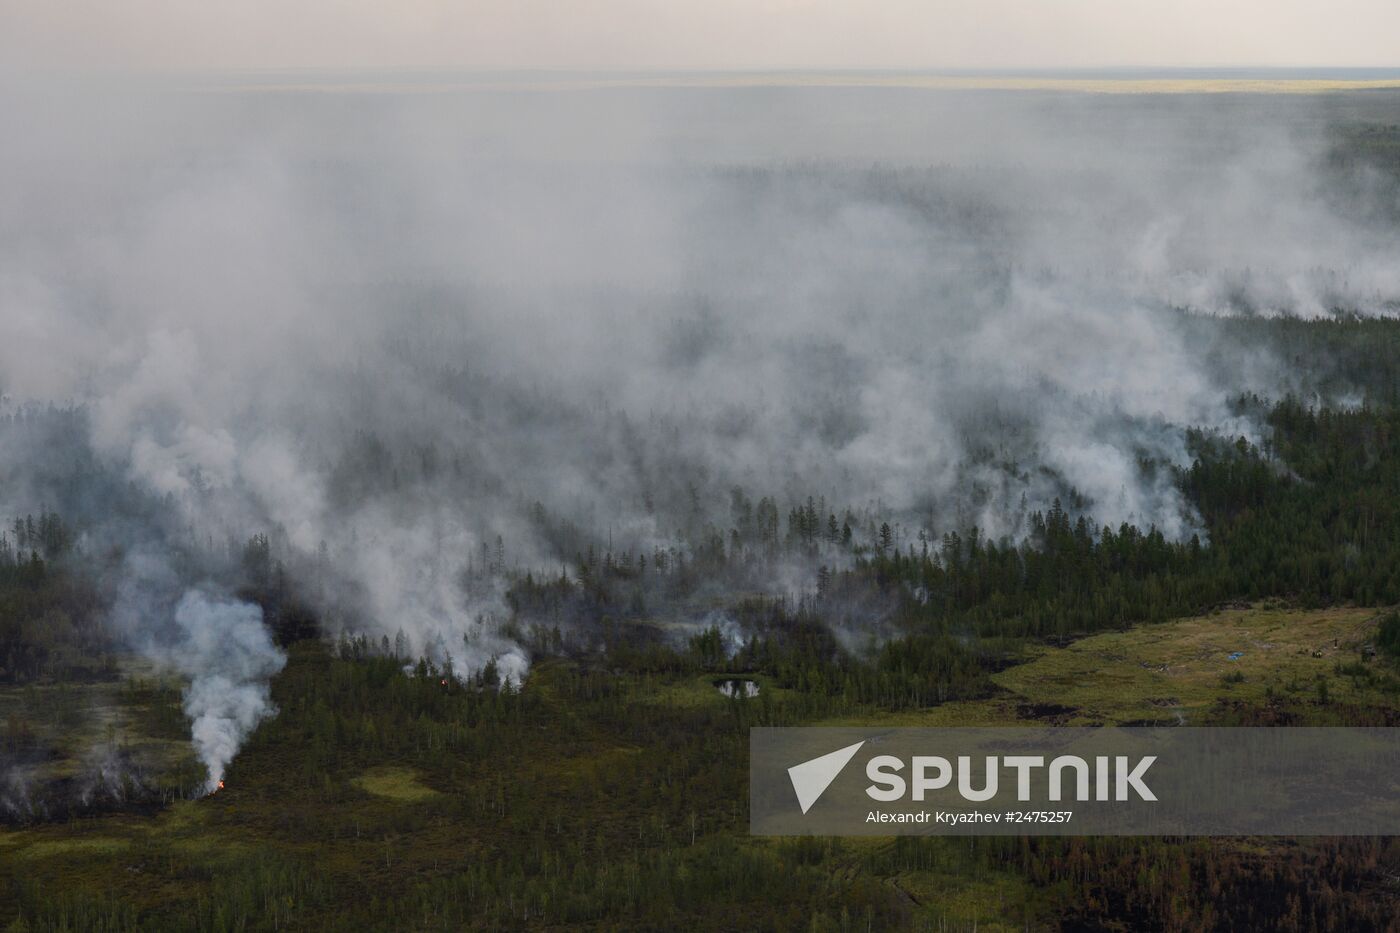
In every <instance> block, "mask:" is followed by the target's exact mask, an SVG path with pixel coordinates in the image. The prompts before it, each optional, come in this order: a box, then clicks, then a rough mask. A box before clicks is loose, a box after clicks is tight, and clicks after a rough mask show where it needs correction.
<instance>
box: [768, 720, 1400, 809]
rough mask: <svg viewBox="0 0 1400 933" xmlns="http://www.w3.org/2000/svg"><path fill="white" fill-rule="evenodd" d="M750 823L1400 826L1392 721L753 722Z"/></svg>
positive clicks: (1399, 734)
mask: <svg viewBox="0 0 1400 933" xmlns="http://www.w3.org/2000/svg"><path fill="white" fill-rule="evenodd" d="M750 751H751V772H750V828H751V830H752V831H753V832H755V833H761V834H768V835H788V834H821V835H831V834H850V835H860V834H872V835H873V834H879V835H889V834H894V833H901V832H909V833H940V832H944V833H952V834H987V835H990V834H1022V833H1024V834H1075V833H1083V834H1134V835H1137V834H1152V833H1170V834H1186V835H1237V834H1288V835H1292V834H1364V835H1377V834H1385V835H1389V834H1400V783H1397V782H1400V729H1348V728H1318V729H1312V728H1308V729H1256V728H1237V729H1223V728H1222V729H1205V728H1044V729H893V730H890V729H886V730H874V729H767V728H756V729H754V730H752V733H751V741H750Z"/></svg>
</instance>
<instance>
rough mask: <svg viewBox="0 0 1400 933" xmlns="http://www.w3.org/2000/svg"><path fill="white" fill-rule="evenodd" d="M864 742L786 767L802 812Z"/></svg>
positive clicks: (829, 783)
mask: <svg viewBox="0 0 1400 933" xmlns="http://www.w3.org/2000/svg"><path fill="white" fill-rule="evenodd" d="M864 744H865V740H864V739H861V740H860V741H859V742H857V743H856V744H854V745H847V746H846V747H845V748H839V749H837V750H836V751H834V752H831V753H830V754H827V755H823V756H821V757H820V758H813V759H812V760H811V761H804V762H802V764H800V765H793V766H792V767H791V768H788V777H790V778H792V789H793V790H795V791H796V792H797V802H798V803H799V804H800V805H801V806H802V812H803V813H804V814H805V813H806V812H807V811H808V810H810V809H812V804H814V803H816V802H817V800H818V798H820V797H821V795H822V794H823V793H825V792H826V789H827V788H828V787H830V786H831V782H832V781H834V780H836V775H838V774H840V773H841V769H842V768H844V767H846V765H847V764H848V763H849V762H850V760H851V759H852V758H854V757H855V756H856V752H858V751H860V747H861V746H862V745H864Z"/></svg>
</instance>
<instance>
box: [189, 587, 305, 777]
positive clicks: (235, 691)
mask: <svg viewBox="0 0 1400 933" xmlns="http://www.w3.org/2000/svg"><path fill="white" fill-rule="evenodd" d="M175 625H176V627H177V630H178V635H177V637H176V639H175V640H174V642H173V643H172V644H170V645H168V648H167V650H168V654H167V658H168V660H169V663H170V664H171V665H172V666H173V667H174V668H175V669H176V670H178V671H179V672H180V673H181V674H183V675H185V676H186V677H187V678H189V684H188V686H187V687H186V688H185V703H184V706H185V714H186V715H187V716H189V718H190V733H191V736H192V737H193V741H194V748H195V753H196V754H197V755H198V756H199V760H200V761H201V762H203V763H204V766H205V768H206V769H207V770H208V773H209V780H208V783H207V785H206V786H205V790H206V791H208V792H212V791H214V790H216V789H218V788H219V787H220V786H221V783H222V781H223V779H224V770H225V769H226V768H227V767H228V764H229V762H230V761H232V760H233V757H234V755H236V754H237V753H238V749H239V747H240V746H242V744H243V740H244V739H245V738H247V736H248V733H250V732H251V731H252V730H253V727H255V726H256V725H257V724H258V723H259V722H261V721H262V720H264V719H266V718H267V717H269V716H271V715H273V714H274V713H275V712H276V708H275V707H274V706H273V704H272V698H271V696H270V691H269V682H270V681H271V679H272V677H273V675H275V674H277V672H279V671H280V670H282V668H283V666H284V665H285V664H286V663H287V656H286V655H285V654H283V653H282V651H281V650H280V649H278V648H277V647H276V646H275V645H274V644H273V643H272V639H271V638H269V637H268V634H267V628H266V627H265V626H264V625H263V614H262V610H261V609H260V608H258V607H257V606H255V605H252V604H250V603H245V602H238V601H236V600H229V599H224V598H220V597H218V596H214V595H211V594H209V593H204V592H201V591H199V590H190V591H189V592H187V593H185V595H184V596H183V597H182V598H181V599H180V602H179V604H177V605H176V607H175Z"/></svg>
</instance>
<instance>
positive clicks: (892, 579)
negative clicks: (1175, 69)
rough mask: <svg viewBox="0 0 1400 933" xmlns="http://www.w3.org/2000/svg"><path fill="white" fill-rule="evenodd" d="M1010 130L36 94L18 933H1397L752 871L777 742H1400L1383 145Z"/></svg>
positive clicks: (1193, 847) (1016, 122)
mask: <svg viewBox="0 0 1400 933" xmlns="http://www.w3.org/2000/svg"><path fill="white" fill-rule="evenodd" d="M838 78H839V80H838ZM964 80H966V81H972V80H973V79H972V78H970V77H967V76H963V77H961V78H958V79H957V82H962V81H964ZM1017 80H1024V81H1025V82H1029V84H1030V85H1033V86H1029V87H1016V88H1009V87H1006V86H1002V85H1000V84H996V83H992V84H990V85H987V86H985V87H983V86H980V85H979V86H977V87H973V88H968V87H963V86H962V85H961V84H960V83H957V82H955V85H956V86H955V85H947V86H944V85H942V84H938V82H937V81H936V80H935V79H934V78H933V77H931V76H923V77H920V78H919V79H918V80H917V81H914V80H913V79H908V80H907V81H906V83H904V84H900V83H899V82H897V81H894V79H893V78H891V79H889V82H885V79H881V81H880V82H875V83H874V84H871V83H870V82H869V81H865V80H864V79H863V80H862V81H855V82H854V83H846V82H852V81H854V79H851V78H850V76H845V77H840V76H836V77H829V80H827V79H824V81H819V82H815V83H813V84H811V85H810V86H809V85H808V84H806V83H804V82H803V80H799V79H797V78H795V77H792V78H791V80H788V79H784V80H782V81H779V80H777V79H772V78H771V76H770V77H769V78H765V79H763V80H761V81H760V80H757V79H753V80H752V81H750V80H749V79H744V80H738V79H734V80H733V81H730V80H726V81H723V82H718V83H706V81H701V80H700V79H695V78H685V79H682V78H678V77H674V76H673V77H672V78H668V79H666V81H663V82H660V83H659V84H657V83H654V82H653V81H652V80H651V79H647V80H642V79H639V78H636V77H635V76H633V77H620V76H614V77H612V78H609V79H608V81H603V82H601V83H598V82H595V81H582V80H581V79H577V78H575V77H565V76H562V75H561V76H555V77H552V78H551V79H550V80H549V81H545V82H543V83H541V82H537V81H534V80H530V81H525V80H524V79H521V78H519V76H498V77H496V78H493V79H492V81H489V82H486V83H485V84H484V85H482V86H477V85H476V84H474V83H472V82H466V83H465V84H463V83H462V82H457V81H447V80H446V78H443V77H442V76H429V75H415V76H411V77H406V76H402V75H400V76H397V77H394V76H386V75H378V74H366V75H360V74H353V75H323V76H319V77H317V76H308V75H304V74H300V73H296V74H287V75H283V74H281V73H271V72H268V73H264V72H257V73H249V74H244V73H239V74H235V75H231V76H230V75H219V76H217V77H206V78H201V79H199V80H195V79H193V78H191V79H190V86H185V85H184V84H180V85H178V86H174V85H170V84H168V83H162V82H163V81H165V79H161V80H160V81H157V80H156V79H154V78H152V79H151V81H150V82H145V81H135V80H134V79H133V81H131V82H128V83H123V82H114V83H113V85H112V86H102V87H98V86H95V85H91V84H84V83H82V82H78V81H76V79H75V81H74V82H73V83H72V84H71V86H70V84H63V83H58V84H49V83H44V82H38V83H35V84H33V85H32V86H30V85H26V86H24V87H21V88H18V89H16V90H13V91H11V90H8V89H0V126H3V128H4V130H5V136H4V138H6V139H7V140H9V139H12V140H14V143H13V145H7V146H6V147H0V148H4V149H5V150H6V151H5V152H0V179H3V180H0V325H3V330H0V515H2V516H3V524H0V929H4V930H7V931H36V933H37V931H80V930H81V931H86V930H95V931H128V930H130V931H138V930H139V931H148V930H218V931H251V930H516V929H547V930H563V929H609V930H613V929H616V930H632V929H642V930H679V929H696V930H808V931H857V930H864V931H874V930H898V929H912V930H929V931H934V930H937V931H952V930H958V931H961V930H980V931H987V930H1006V931H1012V930H1046V931H1048V930H1086V931H1087V930H1095V931H1117V930H1139V929H1143V930H1169V931H1187V930H1232V931H1254V930H1297V931H1304V930H1329V931H1330V930H1336V931H1367V930H1376V931H1384V930H1396V929H1400V926H1397V923H1400V921H1398V920H1397V918H1400V842H1397V841H1396V839H1395V838H1393V837H1388V836H1348V837H1316V838H1311V837H1310V838H1290V837H1258V838H1237V837H1162V836H1153V837H1095V836H1065V837H1052V836H1034V835H1030V836H1004V837H975V838H974V837H954V836H938V835H932V836H921V837H912V836H911V837H905V836H898V837H896V836H891V837H854V836H853V837H765V836H759V835H752V834H750V831H749V793H750V791H749V754H750V752H749V735H750V730H751V729H752V728H753V727H758V726H874V727H882V728H883V727H891V728H893V727H899V726H1017V725H1021V726H1027V725H1035V726H1065V727H1070V726H1105V725H1136V726H1150V727H1160V728H1162V729H1170V728H1175V727H1177V726H1181V725H1190V726H1218V727H1221V728H1229V727H1238V726H1269V727H1276V728H1291V727H1298V726H1378V727H1397V726H1400V279H1397V277H1396V257H1397V256H1400V96H1397V94H1400V92H1397V91H1396V90H1395V89H1394V88H1393V87H1390V86H1389V85H1387V84H1386V83H1385V82H1383V81H1382V82H1380V83H1379V84H1375V82H1371V84H1375V86H1374V87H1372V86H1371V84H1367V88H1368V89H1364V90H1363V89H1361V88H1360V87H1349V86H1348V87H1334V86H1333V85H1332V83H1329V82H1331V81H1332V79H1331V78H1328V79H1327V80H1323V79H1321V78H1317V79H1313V78H1308V79H1303V78H1299V79H1297V83H1296V84H1295V83H1292V82H1293V81H1294V79H1289V80H1288V81H1283V79H1281V78H1280V79H1277V81H1279V82H1282V83H1280V84H1277V86H1275V85H1269V86H1268V87H1266V88H1265V89H1264V90H1260V89H1259V88H1257V87H1254V86H1253V85H1252V84H1251V85H1250V86H1249V87H1241V86H1239V85H1238V83H1237V82H1239V81H1240V80H1243V79H1240V78H1238V77H1237V76H1227V77H1225V78H1220V79H1209V80H1207V79H1205V78H1201V77H1200V76H1196V75H1188V76H1185V77H1181V78H1180V80H1181V81H1183V82H1187V83H1189V82H1201V81H1204V82H1205V83H1206V84H1208V85H1209V87H1201V88H1196V89H1195V90H1190V89H1188V90H1182V89H1181V88H1180V87H1179V86H1178V85H1177V84H1176V83H1175V82H1176V80H1177V79H1176V78H1173V79H1172V80H1170V81H1167V82H1166V83H1165V84H1163V85H1161V86H1158V84H1154V83H1153V82H1156V81H1158V79H1155V78H1144V77H1142V76H1139V75H1118V76H1109V77H1103V76H1097V77H1094V78H1092V79H1090V78H1076V79H1073V80H1074V81H1075V82H1079V83H1077V84H1072V85H1065V84H1063V83H1062V82H1063V81H1065V80H1069V79H1061V78H1056V79H1054V80H1050V79H1045V80H1046V81H1049V83H1048V84H1047V83H1043V82H1042V81H1041V79H1039V78H1035V79H1032V78H1029V77H1023V78H1019V79H1017ZM1252 80H1253V79H1250V81H1252ZM1260 80H1261V81H1262V80H1264V79H1260ZM1270 80H1275V79H1270ZM1348 80H1350V79H1348ZM1359 80H1360V79H1357V81H1359ZM657 81H660V79H657ZM695 81H699V83H698V84H696V83H688V82H695ZM1118 81H1121V82H1127V83H1126V84H1124V85H1123V86H1121V87H1118V86H1115V87H1113V88H1111V90H1113V93H1101V91H1103V90H1104V87H1101V86H1100V85H1101V83H1102V82H1110V83H1112V82H1118ZM882 82H883V83H882ZM891 82H892V83H891ZM930 82H932V83H930ZM1037 82H1041V83H1037ZM1086 82H1087V84H1085V83H1086ZM1144 82H1146V83H1144ZM1222 82H1223V83H1222ZM99 83H100V82H99ZM887 83H888V84H889V86H886V84H887ZM1264 83H1265V84H1268V81H1264ZM1353 83H1356V82H1353ZM1361 83H1365V82H1361ZM1081 85H1084V86H1081ZM1149 85H1150V86H1149ZM1285 90H1286V91H1287V92H1288V93H1283V91H1285ZM1205 91H1210V93H1205ZM1217 92H1219V93H1217ZM21 128H23V129H24V130H25V132H19V130H20V129H21ZM11 270H15V271H11Z"/></svg>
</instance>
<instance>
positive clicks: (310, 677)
mask: <svg viewBox="0 0 1400 933" xmlns="http://www.w3.org/2000/svg"><path fill="white" fill-rule="evenodd" d="M1378 618H1379V614H1378V613H1377V611H1375V610H1371V609H1358V608H1339V609H1328V610H1316V611H1314V610H1300V609H1295V608H1288V607H1284V606H1255V607H1249V608H1240V609H1228V610H1223V611H1220V612H1217V613H1213V614H1210V615H1206V616H1202V617H1198V618H1189V619H1181V620H1176V621H1172V622H1167V623H1163V624H1160V625H1155V626H1140V627H1135V628H1132V629H1129V630H1126V631H1121V632H1113V633H1108V634H1101V635H1095V636H1092V637H1088V638H1084V639H1081V640H1078V641H1074V642H1071V643H1069V644H1066V645H1064V646H1062V647H1052V646H1036V647H1034V648H1032V649H1030V650H1029V651H1028V653H1027V654H1026V656H1025V657H1024V659H1022V660H1021V661H1020V663H1016V664H1013V665H1012V666H1010V667H1007V668H1005V669H1003V670H1001V671H999V672H998V673H996V674H995V675H993V682H994V684H995V687H994V689H993V691H992V693H991V695H990V696H987V697H984V698H981V699H976V700H969V701H962V702H955V703H948V704H945V705H943V706H938V707H934V708H930V709H927V710H920V711H916V712H913V713H899V714H889V713H880V712H878V711H870V710H864V711H861V712H859V713H852V714H850V715H842V716H833V717H828V718H825V719H822V720H821V721H820V724H822V725H834V724H871V723H877V724H896V725H989V724H1005V725H1012V724H1019V725H1027V724H1046V723H1065V724H1089V723H1116V724H1127V723H1143V722H1161V723H1163V724H1167V723H1174V722H1186V723H1189V724H1193V725H1203V724H1215V723H1220V724H1226V723H1250V724H1255V723H1264V722H1274V723H1278V724H1288V723H1307V724H1317V723H1325V722H1330V721H1334V719H1335V720H1338V721H1348V722H1354V721H1356V720H1357V718H1358V716H1359V717H1360V718H1361V719H1362V720H1364V721H1371V720H1374V721H1376V722H1377V723H1386V722H1388V723H1395V722H1396V721H1397V719H1396V711H1397V709H1400V702H1398V701H1397V692H1398V691H1397V684H1396V683H1395V675H1394V668H1393V665H1389V664H1388V663H1387V662H1382V661H1378V660H1369V659H1366V655H1367V646H1368V644H1369V643H1370V640H1371V639H1372V637H1373V636H1374V632H1375V628H1376V625H1377V620H1378ZM290 655H291V656H290V661H289V664H288V666H287V669H286V671H284V672H283V674H282V675H280V676H279V678H278V680H277V682H276V683H275V684H274V699H275V700H276V702H277V703H278V706H279V707H280V710H281V712H280V714H279V716H278V718H277V719H276V720H273V721H271V722H269V723H266V724H264V726H263V727H261V729H260V730H259V732H258V733H257V734H255V736H254V737H253V739H252V740H250V741H249V743H248V744H247V746H246V747H245V748H244V750H243V752H242V753H241V754H240V756H239V758H238V759H237V760H236V761H235V762H234V765H233V767H232V768H231V770H230V773H229V778H228V789H227V790H225V791H222V792H220V793H219V794H217V795H214V796H212V797H207V798H201V799H194V800H182V801H178V802H175V803H173V804H169V805H166V806H162V807H159V808H156V809H154V810H149V811H145V812H121V811H118V812H110V813H99V814H94V815H87V816H83V817H80V818H78V817H75V818H71V819H68V820H65V821H62V822H48V823H38V824H34V825H29V826H22V827H14V828H9V829H0V929H13V930H30V929H33V930H39V929H54V930H57V929H74V930H82V929H111V930H122V929H191V928H197V929H228V930H235V929H308V930H311V929H316V930H319V929H351V928H356V929H395V928H397V929H404V928H414V929H460V928H462V927H475V928H484V929H512V928H518V927H521V926H536V925H538V926H542V927H545V928H556V929H557V928H564V927H570V926H574V925H585V926H604V927H609V928H619V927H625V928H633V929H662V928H667V927H672V928H674V927H675V926H677V925H681V926H686V927H689V928H694V929H753V928H772V929H794V928H796V929H819V930H820V929H833V930H834V929H842V928H861V929H864V928H866V927H867V926H873V927H875V928H889V927H891V926H916V925H917V926H919V927H920V928H924V929H945V930H959V929H972V928H974V927H975V929H978V930H982V931H996V930H1007V931H1010V930H1026V929H1053V928H1055V927H1056V926H1057V923H1058V920H1059V919H1063V917H1062V916H1061V915H1060V914H1058V913H1057V911H1058V910H1060V909H1062V902H1061V901H1057V900H1056V899H1055V898H1056V897H1057V896H1058V895H1056V894H1055V892H1054V886H1053V885H1051V886H1049V887H1046V886H1045V884H1044V882H1043V881H1041V882H1034V881H1033V880H1032V879H1031V878H1030V877H1028V875H1027V873H1023V872H1022V871H1020V870H1018V869H1016V868H1015V864H1016V858H1019V857H1020V856H1016V855H1014V854H1013V855H1011V856H1007V855H1006V853H1007V852H1014V850H1011V849H1007V847H1006V845H1005V844H1004V843H998V842H997V841H995V840H992V841H987V840H968V839H951V838H949V839H934V840H927V841H920V845H919V847H918V848H917V849H905V848H903V847H901V845H900V844H899V843H898V842H897V841H896V840H892V839H863V840H774V839H762V838H754V837H750V836H748V834H747V813H746V807H745V805H744V794H745V790H744V789H745V787H746V785H747V775H746V770H745V769H746V765H747V739H746V733H747V725H746V723H745V721H744V718H743V710H744V709H745V708H756V705H757V704H758V703H759V702H760V701H759V700H758V699H750V700H734V699H729V698H726V697H725V696H723V695H721V693H720V692H719V690H718V689H717V687H716V683H717V681H720V680H722V679H723V676H722V675H716V674H714V673H708V674H704V675H679V674H678V675H645V676H629V677H623V678H603V679H601V680H599V681H598V682H597V683H596V684H595V683H594V682H593V681H588V680H587V679H586V678H584V677H583V675H582V674H581V672H580V671H579V670H578V669H577V668H576V667H575V666H574V665H571V664H569V663H567V662H549V663H546V664H542V665H540V666H539V667H538V668H537V669H536V671H535V672H534V673H533V674H532V678H531V682H530V684H529V685H528V686H527V688H526V690H525V692H524V694H522V696H521V697H519V698H516V699H515V700H513V701H510V702H505V703H500V704H498V705H499V709H497V708H496V706H492V703H494V702H495V701H491V702H489V703H488V702H487V701H485V700H482V699H480V698H473V697H472V696H470V695H469V691H449V694H448V695H443V694H441V693H440V692H439V688H438V687H437V686H436V682H434V683H433V684H427V683H421V682H419V681H417V680H415V679H413V678H406V677H403V676H402V675H401V674H398V673H396V672H395V671H394V670H392V669H390V670H389V671H388V673H386V674H385V676H386V677H389V678H391V679H390V680H388V681H387V683H386V685H380V686H376V685H375V684H374V683H373V682H372V681H367V680H366V679H365V674H364V673H363V665H357V663H356V662H350V661H341V660H337V659H334V658H332V657H330V656H329V654H328V653H327V651H326V649H325V647H324V646H322V645H320V644H318V643H312V642H306V643H298V644H297V645H295V646H293V649H292V651H291V652H290ZM736 676H740V675H736ZM742 676H745V677H748V675H742ZM751 679H754V680H755V681H756V682H758V684H759V688H760V694H761V695H763V694H764V693H766V695H767V696H768V698H769V702H776V701H781V699H782V698H783V696H784V694H786V693H787V691H783V690H780V689H778V688H776V687H774V686H773V685H772V684H771V682H769V681H768V680H767V679H766V678H763V677H756V678H751ZM104 689H107V690H108V691H109V692H108V693H107V694H105V695H106V696H107V697H108V699H109V701H110V702H111V703H113V704H116V705H117V706H118V707H120V709H121V712H120V716H121V717H123V719H122V721H123V722H126V723H127V724H128V726H129V727H131V728H134V729H135V730H136V731H137V732H138V733H139V732H140V731H141V730H143V729H144V730H145V731H146V738H147V739H148V740H150V741H155V742H166V741H169V740H170V736H169V730H170V728H172V726H171V722H172V717H173V716H177V715H178V713H179V706H178V693H173V694H172V692H171V691H170V689H169V686H168V685H166V686H161V685H159V684H158V683H155V682H152V681H151V680H150V679H149V677H148V676H147V675H146V674H145V673H144V672H143V673H141V674H139V675H138V676H136V677H135V678H134V679H132V680H131V681H130V682H129V683H128V684H126V685H125V686H123V687H121V688H120V689H113V688H111V687H110V686H109V687H107V688H104ZM413 691H423V693H422V697H421V698H420V699H423V702H425V703H427V704H428V706H427V707H426V708H427V709H428V710H429V712H424V713H418V714H415V715H414V717H413V718H411V719H401V720H396V722H398V725H397V726H395V727H393V728H386V727H385V726H384V725H383V723H384V722H387V721H389V720H388V719H387V718H386V717H388V716H389V715H390V713H391V712H392V709H391V707H392V704H396V703H397V704H401V705H406V704H407V703H408V699H406V698H410V694H411V693H412V692H413ZM429 691H432V692H429ZM415 695H416V694H415ZM94 696H95V694H94ZM424 698H425V699H424ZM89 699H91V697H89ZM9 700H10V702H15V700H14V698H13V697H11V698H9ZM0 702H4V699H3V698H0ZM25 702H30V703H32V702H34V695H33V694H30V695H29V698H28V699H27V700H26V701H25ZM73 702H75V703H76V701H73ZM433 704H438V705H436V706H434V705H433ZM451 704H456V705H451ZM483 704H485V705H484V706H483ZM78 707H79V708H78V709H77V710H76V711H75V712H73V714H72V715H73V716H74V717H77V718H82V717H83V715H84V714H83V713H82V709H83V708H84V707H82V706H81V704H78ZM65 708H66V707H65ZM434 710H435V712H434ZM493 710H494V711H493ZM31 712H32V711H31ZM113 715H116V714H113ZM467 717H472V720H471V721H472V722H473V723H474V724H473V725H470V726H464V725H463V723H464V722H465V721H466V719H467ZM30 718H34V717H33V716H32V715H31V717H30ZM85 721H86V720H85ZM99 721H101V722H110V721H111V717H108V718H107V719H100V720H99ZM813 724H817V723H813ZM83 728H89V727H88V726H84V727H83ZM84 734H86V733H84ZM70 744H71V743H70ZM1286 844H1288V845H1293V846H1296V845H1297V843H1294V842H1288V843H1286ZM1236 845H1237V847H1239V848H1240V850H1241V851H1244V850H1245V849H1249V852H1250V857H1252V858H1254V857H1267V853H1268V851H1269V846H1270V845H1272V843H1263V846H1262V848H1261V847H1260V846H1261V844H1260V841H1258V840H1255V841H1253V842H1250V841H1246V840H1239V841H1237V843H1236ZM998 846H1000V848H998ZM1260 853H1263V854H1262V855H1261V854H1260ZM453 905H458V906H453ZM463 905H464V906H463ZM454 910H460V911H461V912H459V913H454V912H453V911H454ZM410 911H412V913H409V912H410ZM882 911H883V913H882ZM7 924H8V925H10V926H8V927H7V926H6V925H7Z"/></svg>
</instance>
